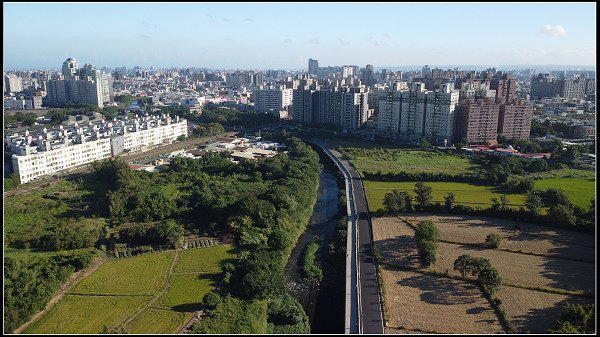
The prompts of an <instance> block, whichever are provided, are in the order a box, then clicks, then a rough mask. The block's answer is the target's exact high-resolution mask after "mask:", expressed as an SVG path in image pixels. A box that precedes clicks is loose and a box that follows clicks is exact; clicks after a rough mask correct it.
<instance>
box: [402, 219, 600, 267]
mask: <svg viewBox="0 0 600 337" xmlns="http://www.w3.org/2000/svg"><path fill="white" fill-rule="evenodd" d="M402 218H403V219H406V220H407V221H409V222H410V223H412V224H415V225H416V224H417V223H419V222H420V221H424V220H431V221H432V222H433V223H435V224H436V225H437V227H438V229H439V230H440V236H441V240H446V241H451V242H457V243H469V244H482V243H484V242H485V237H486V236H487V235H488V234H490V233H496V234H499V235H500V236H502V237H504V239H505V240H503V241H502V243H501V246H500V248H501V249H506V250H511V251H521V252H524V253H533V254H539V255H547V256H556V257H562V258H568V259H574V260H582V261H588V262H594V261H595V256H596V254H595V248H594V237H593V236H591V235H586V234H582V233H576V232H572V231H566V230H562V229H553V228H548V227H544V226H539V225H534V224H528V223H522V222H516V221H513V220H506V219H496V218H484V217H474V216H464V215H445V214H444V215H439V214H432V213H419V214H416V213H409V214H407V215H403V216H402ZM391 219H393V218H391ZM390 226H392V228H394V226H393V225H390ZM517 228H518V229H517Z"/></svg>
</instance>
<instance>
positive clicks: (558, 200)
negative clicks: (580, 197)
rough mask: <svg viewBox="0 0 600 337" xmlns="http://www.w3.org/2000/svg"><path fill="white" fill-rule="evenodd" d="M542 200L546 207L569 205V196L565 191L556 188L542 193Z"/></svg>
mask: <svg viewBox="0 0 600 337" xmlns="http://www.w3.org/2000/svg"><path fill="white" fill-rule="evenodd" d="M542 199H543V201H544V204H545V205H546V206H548V207H551V206H554V205H565V206H568V205H570V204H571V202H570V201H569V195H568V194H567V193H566V192H565V191H563V190H559V189H556V188H549V189H547V190H545V191H544V192H542Z"/></svg>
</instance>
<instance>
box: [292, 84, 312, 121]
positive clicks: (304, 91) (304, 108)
mask: <svg viewBox="0 0 600 337" xmlns="http://www.w3.org/2000/svg"><path fill="white" fill-rule="evenodd" d="M316 90H317V85H316V83H313V80H312V79H311V78H302V79H300V81H299V84H298V87H297V88H296V89H294V91H293V101H292V102H293V103H292V119H294V120H296V121H299V122H300V123H303V124H313V123H315V122H316V121H315V119H316V118H314V115H313V111H315V110H316V109H315V107H313V106H316V95H315V91H316Z"/></svg>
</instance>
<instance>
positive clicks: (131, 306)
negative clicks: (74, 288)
mask: <svg viewBox="0 0 600 337" xmlns="http://www.w3.org/2000/svg"><path fill="white" fill-rule="evenodd" d="M149 299H150V296H78V295H65V296H64V297H63V298H62V299H61V300H60V301H59V302H58V303H56V305H55V306H54V307H53V308H52V309H51V310H50V311H49V312H48V313H47V314H46V315H44V316H43V317H42V318H40V320H38V321H37V322H35V323H33V324H32V325H31V326H29V327H28V328H27V329H25V331H24V332H23V333H32V334H52V333H54V334H59V333H60V334H63V333H71V334H76V333H88V334H98V333H100V332H102V329H103V327H104V326H105V325H106V326H107V327H108V328H113V327H116V326H118V325H119V324H121V323H123V322H124V321H125V320H126V319H127V317H129V316H130V315H132V314H133V313H134V312H135V311H136V310H137V309H139V308H140V307H141V306H142V305H143V304H144V303H145V302H146V301H148V300H149Z"/></svg>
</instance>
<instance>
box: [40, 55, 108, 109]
mask: <svg viewBox="0 0 600 337" xmlns="http://www.w3.org/2000/svg"><path fill="white" fill-rule="evenodd" d="M46 89H47V95H46V98H45V100H46V102H48V103H49V104H50V105H64V104H68V103H75V104H90V105H94V106H98V107H102V106H103V105H104V104H103V103H105V102H110V101H111V100H112V98H113V97H112V78H111V77H110V75H109V74H103V73H102V71H100V70H98V69H96V68H95V67H94V66H92V65H91V64H86V65H84V67H83V68H81V69H80V68H79V64H78V63H77V61H76V60H75V59H73V58H68V59H67V60H65V62H64V63H63V66H62V79H61V78H59V79H51V80H48V81H47V82H46Z"/></svg>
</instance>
